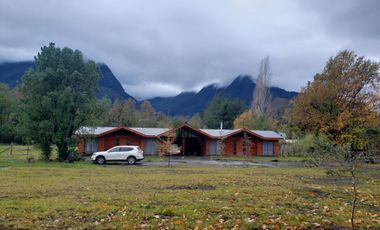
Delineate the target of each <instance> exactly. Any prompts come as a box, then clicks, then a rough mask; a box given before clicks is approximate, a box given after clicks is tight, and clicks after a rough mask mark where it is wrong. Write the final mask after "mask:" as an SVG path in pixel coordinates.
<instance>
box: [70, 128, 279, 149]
mask: <svg viewBox="0 0 380 230" xmlns="http://www.w3.org/2000/svg"><path fill="white" fill-rule="evenodd" d="M169 133H174V134H173V135H174V137H175V139H174V144H175V145H177V146H178V147H179V148H180V149H181V153H180V154H181V155H183V156H212V155H223V156H278V154H279V152H280V144H279V141H280V140H281V139H282V136H281V135H280V134H278V133H276V132H274V131H262V130H248V129H234V130H232V129H228V130H226V129H222V130H219V129H197V128H194V127H192V126H190V125H188V124H184V125H181V126H179V127H177V128H174V129H167V128H132V127H82V128H80V129H79V130H77V132H76V137H77V143H78V144H77V148H78V152H79V153H80V154H91V153H93V152H96V151H105V150H108V149H110V148H112V147H113V146H117V145H137V146H140V148H141V149H143V150H144V154H145V155H157V154H158V153H157V142H158V141H159V139H160V138H165V136H168V135H169Z"/></svg>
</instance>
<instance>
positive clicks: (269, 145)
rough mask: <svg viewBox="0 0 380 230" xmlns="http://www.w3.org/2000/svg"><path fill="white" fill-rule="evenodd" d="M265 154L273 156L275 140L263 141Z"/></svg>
mask: <svg viewBox="0 0 380 230" xmlns="http://www.w3.org/2000/svg"><path fill="white" fill-rule="evenodd" d="M263 156H273V142H272V141H264V142H263Z"/></svg>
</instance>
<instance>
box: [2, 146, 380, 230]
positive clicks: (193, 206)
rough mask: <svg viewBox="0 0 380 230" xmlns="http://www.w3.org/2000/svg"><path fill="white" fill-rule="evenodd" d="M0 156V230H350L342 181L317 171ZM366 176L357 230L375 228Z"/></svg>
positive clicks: (373, 197)
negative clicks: (315, 229) (343, 229)
mask: <svg viewBox="0 0 380 230" xmlns="http://www.w3.org/2000/svg"><path fill="white" fill-rule="evenodd" d="M0 151H1V150H0ZM37 152H38V151H36V150H35V152H34V153H37ZM4 156H6V155H2V154H0V181H1V184H0V229H2V228H23V229H25V228H27V229H29V228H38V229H46V228H67V227H72V228H74V229H77V228H98V229H103V228H115V229H119V228H127V229H133V228H146V229H164V228H166V227H168V228H170V229H172V228H174V229H176V228H177V229H184V228H191V229H193V228H195V227H197V226H198V227H210V229H211V227H214V228H225V229H231V228H233V227H236V229H239V228H240V229H249V228H263V227H265V226H267V227H268V228H271V229H272V228H277V227H278V228H280V229H285V228H286V227H291V226H297V227H300V228H308V227H311V228H313V227H318V226H323V227H324V228H327V227H349V226H350V223H349V222H348V219H349V215H350V196H351V187H350V185H349V182H350V181H349V180H348V178H332V177H326V176H325V173H324V172H323V170H321V169H315V168H260V167H257V168H237V167H212V166H207V167H206V166H205V167H195V166H189V165H186V164H183V165H176V166H174V167H171V168H167V167H153V166H127V165H107V166H98V165H94V164H92V163H89V162H76V163H72V164H70V163H57V162H49V163H45V162H41V161H36V162H34V163H27V162H26V161H24V160H23V159H22V158H20V159H17V160H12V159H11V160H10V159H6V158H4ZM365 167H366V168H365V173H363V174H362V175H361V180H360V182H361V184H360V187H359V193H360V194H359V203H358V206H359V208H358V211H357V221H358V222H357V224H358V225H359V226H361V227H363V228H365V227H369V226H370V227H373V228H380V215H379V213H380V189H379V188H380V165H366V166H365Z"/></svg>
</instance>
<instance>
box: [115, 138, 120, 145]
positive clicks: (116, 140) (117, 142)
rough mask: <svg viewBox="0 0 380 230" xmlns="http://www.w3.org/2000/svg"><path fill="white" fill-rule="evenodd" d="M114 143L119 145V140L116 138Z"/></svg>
mask: <svg viewBox="0 0 380 230" xmlns="http://www.w3.org/2000/svg"><path fill="white" fill-rule="evenodd" d="M115 142H116V145H120V139H119V138H118V137H116V139H115Z"/></svg>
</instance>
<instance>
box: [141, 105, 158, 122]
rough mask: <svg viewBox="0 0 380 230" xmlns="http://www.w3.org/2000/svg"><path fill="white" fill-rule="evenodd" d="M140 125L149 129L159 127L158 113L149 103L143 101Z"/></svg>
mask: <svg viewBox="0 0 380 230" xmlns="http://www.w3.org/2000/svg"><path fill="white" fill-rule="evenodd" d="M138 124H139V126H140V127H147V128H149V127H156V126H157V119H156V111H155V110H154V108H153V107H152V105H151V104H150V102H149V101H143V102H142V103H141V105H140V111H139V120H138Z"/></svg>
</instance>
